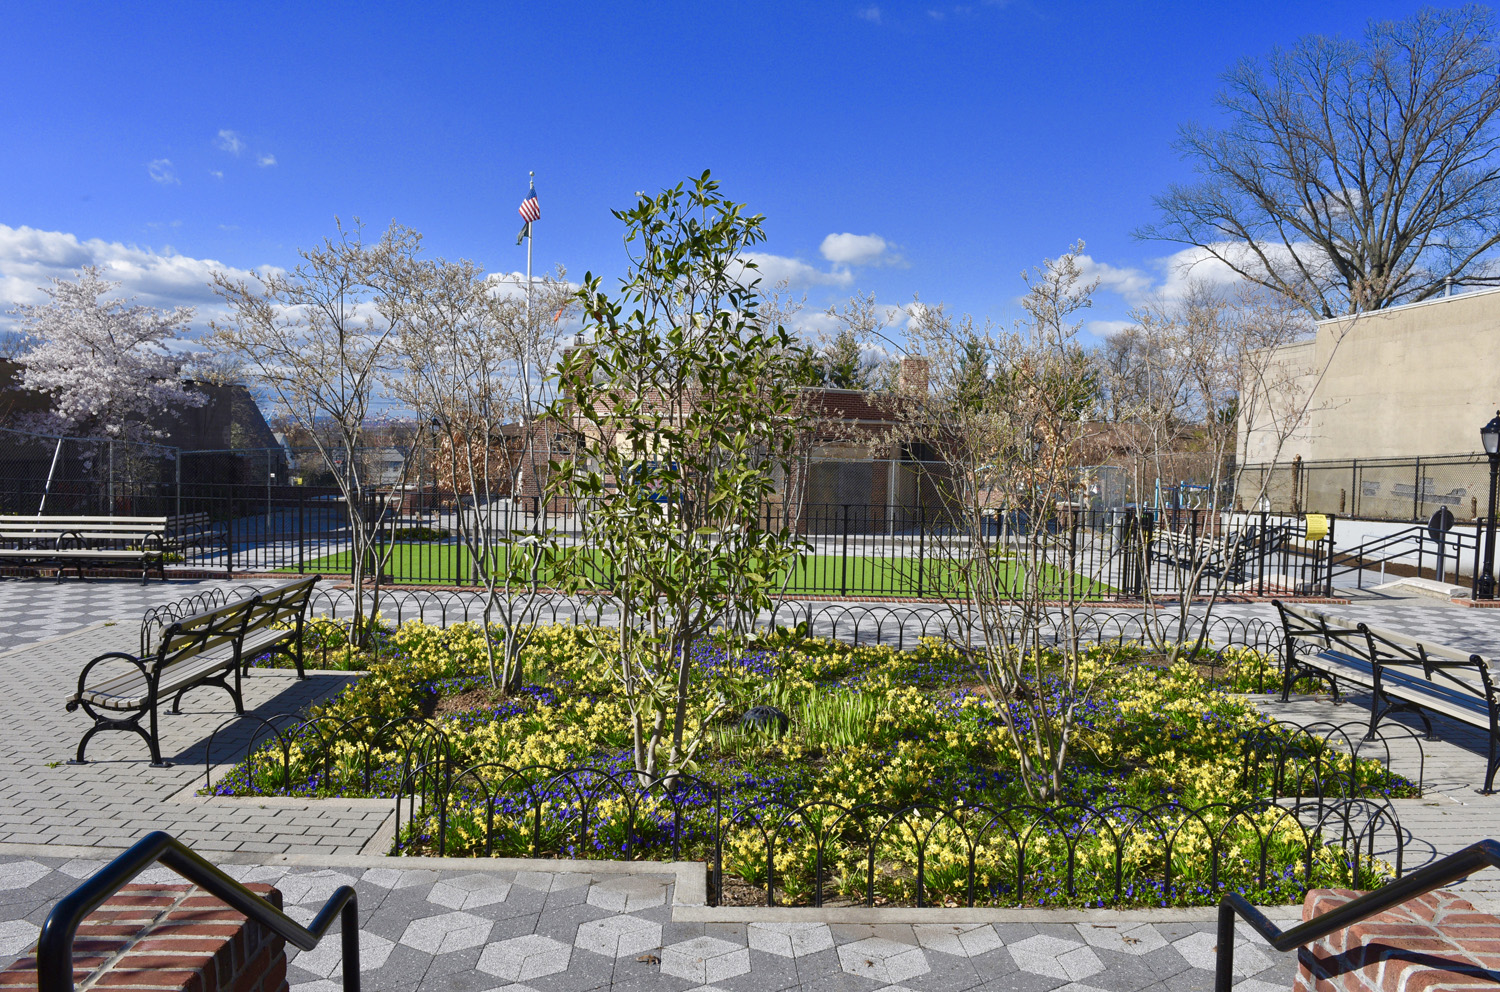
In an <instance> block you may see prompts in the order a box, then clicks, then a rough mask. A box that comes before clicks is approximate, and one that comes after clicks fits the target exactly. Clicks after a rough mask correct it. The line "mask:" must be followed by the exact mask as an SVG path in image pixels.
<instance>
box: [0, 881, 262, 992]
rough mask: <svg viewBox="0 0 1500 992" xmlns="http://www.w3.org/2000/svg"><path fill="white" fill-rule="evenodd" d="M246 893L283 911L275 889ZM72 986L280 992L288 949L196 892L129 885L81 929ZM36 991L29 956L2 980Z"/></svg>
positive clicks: (1, 984) (3, 985) (258, 886)
mask: <svg viewBox="0 0 1500 992" xmlns="http://www.w3.org/2000/svg"><path fill="white" fill-rule="evenodd" d="M248 888H249V889H250V890H251V891H252V892H254V893H255V894H256V895H258V896H260V897H262V898H263V899H265V900H267V901H268V902H270V903H271V905H273V906H275V907H276V908H277V909H280V908H281V906H282V901H281V892H280V891H279V890H278V889H276V888H275V887H274V886H270V885H266V884H263V883H254V884H251V885H249V886H248ZM73 982H74V984H75V985H82V984H89V985H92V986H93V987H96V988H104V987H128V988H132V989H142V990H145V989H150V990H171V992H283V990H285V988H286V942H285V941H284V940H282V939H281V938H280V937H277V936H276V935H275V934H274V933H272V932H271V931H270V930H269V929H267V928H266V927H263V926H261V925H260V924H259V923H255V922H254V921H251V920H247V919H246V918H245V917H244V916H243V915H242V914H241V913H239V912H237V911H236V910H234V909H231V908H230V907H229V906H228V905H226V904H225V903H224V902H222V901H220V900H219V899H217V898H215V897H214V896H211V895H208V894H207V893H205V892H203V891H202V890H201V889H198V888H197V887H195V886H192V885H187V884H178V885H141V884H132V885H126V886H124V887H122V888H121V889H120V890H119V891H118V892H116V893H115V894H114V895H112V896H110V897H109V898H108V899H107V900H106V901H105V902H104V903H103V905H101V906H100V907H99V908H98V909H96V910H94V911H93V912H92V913H90V914H89V915H88V917H87V918H85V919H84V921H83V922H82V923H81V924H80V925H79V927H78V932H77V935H76V937H75V939H74V941H73ZM36 988H37V959H36V954H35V948H33V949H32V950H31V952H30V953H28V954H27V955H25V956H23V957H22V958H20V959H18V960H17V961H16V962H15V963H14V964H12V965H11V966H10V967H9V968H7V969H5V971H3V972H0V989H9V990H23V989H24V990H33V992H34V990H35V989H36Z"/></svg>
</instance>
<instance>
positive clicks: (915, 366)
mask: <svg viewBox="0 0 1500 992" xmlns="http://www.w3.org/2000/svg"><path fill="white" fill-rule="evenodd" d="M900 383H901V391H902V392H904V393H915V394H917V395H918V396H925V395H927V359H925V358H903V359H901V380H900Z"/></svg>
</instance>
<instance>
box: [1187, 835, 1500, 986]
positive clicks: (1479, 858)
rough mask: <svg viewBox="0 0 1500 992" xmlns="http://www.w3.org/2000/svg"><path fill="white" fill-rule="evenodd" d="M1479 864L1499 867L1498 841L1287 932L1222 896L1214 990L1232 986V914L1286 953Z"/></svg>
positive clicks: (1244, 903)
mask: <svg viewBox="0 0 1500 992" xmlns="http://www.w3.org/2000/svg"><path fill="white" fill-rule="evenodd" d="M1481 868H1500V841H1496V840H1482V841H1480V842H1479V843H1477V844H1470V845H1469V846H1468V847H1466V848H1464V849H1463V850H1462V851H1458V852H1456V853H1454V854H1450V855H1448V856H1447V857H1446V858H1443V859H1442V860H1441V861H1437V862H1435V863H1433V864H1430V865H1428V866H1426V867H1425V868H1419V869H1417V870H1416V871H1414V872H1412V873H1411V874H1410V875H1405V876H1402V877H1401V878H1398V879H1396V880H1395V881H1393V882H1391V883H1389V884H1387V885H1382V886H1381V887H1380V888H1378V889H1376V890H1375V891H1373V892H1366V893H1365V894H1364V895H1362V896H1360V897H1359V898H1357V899H1351V900H1349V901H1348V902H1346V903H1344V904H1343V905H1342V906H1339V907H1337V908H1335V909H1330V910H1329V911H1328V912H1326V913H1324V914H1323V915H1322V916H1315V917H1313V918H1312V919H1310V920H1304V921H1303V922H1301V923H1299V924H1298V925H1297V926H1294V927H1292V928H1291V929H1290V930H1282V929H1281V928H1280V927H1278V926H1277V925H1276V924H1274V923H1272V922H1271V921H1270V920H1268V919H1266V915H1265V914H1264V913H1262V912H1261V911H1260V910H1258V909H1256V908H1255V906H1254V905H1252V904H1251V902H1250V900H1248V899H1246V898H1245V897H1244V896H1242V895H1240V894H1239V893H1237V892H1236V893H1232V894H1230V895H1227V896H1225V897H1224V899H1223V901H1222V902H1220V903H1219V948H1218V961H1217V962H1216V970H1215V973H1214V992H1230V989H1231V987H1232V986H1233V984H1234V918H1235V915H1236V914H1238V915H1239V916H1241V917H1243V918H1244V920H1245V922H1246V923H1248V924H1250V925H1251V926H1252V927H1254V928H1255V931H1256V932H1257V933H1259V934H1260V935H1261V936H1262V937H1264V938H1266V940H1267V941H1269V942H1270V944H1271V946H1272V947H1274V948H1276V950H1278V951H1290V950H1291V949H1292V948H1294V947H1301V946H1302V945H1304V944H1310V943H1312V942H1313V941H1315V940H1319V939H1321V938H1323V937H1326V936H1328V935H1329V934H1331V933H1333V932H1335V931H1337V930H1344V929H1347V928H1348V927H1352V926H1354V925H1355V924H1356V923H1360V922H1362V921H1364V920H1367V919H1369V918H1370V917H1372V916H1374V915H1376V914H1377V913H1383V912H1385V911H1386V910H1388V909H1393V908H1395V907H1396V906H1399V905H1401V904H1402V903H1405V902H1408V901H1410V900H1412V899H1415V898H1417V897H1418V896H1423V895H1426V894H1427V893H1429V892H1431V891H1432V890H1433V889H1439V888H1442V887H1443V886H1444V885H1448V884H1449V883H1451V882H1456V881H1458V880H1459V879H1461V878H1466V877H1468V876H1469V875H1472V874H1473V873H1474V872H1476V871H1479V870H1480V869H1481Z"/></svg>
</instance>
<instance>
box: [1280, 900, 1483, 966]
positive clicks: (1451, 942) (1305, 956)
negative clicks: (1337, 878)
mask: <svg viewBox="0 0 1500 992" xmlns="http://www.w3.org/2000/svg"><path fill="white" fill-rule="evenodd" d="M1358 895H1360V893H1358V892H1351V891H1349V890H1348V889H1314V890H1313V891H1311V892H1309V893H1308V894H1307V899H1306V901H1305V902H1304V903H1303V904H1302V918H1303V919H1304V920H1309V919H1312V918H1313V917H1314V916H1319V915H1321V914H1323V913H1326V912H1328V911H1329V910H1330V909H1333V908H1334V907H1336V906H1341V905H1343V904H1344V903H1346V902H1348V901H1349V900H1350V899H1353V898H1354V897H1355V896H1358ZM1497 983H1500V918H1496V917H1494V916H1491V915H1489V914H1488V913H1481V912H1479V911H1478V910H1477V909H1475V908H1474V907H1473V906H1472V905H1470V904H1469V903H1467V902H1465V901H1464V900H1462V899H1460V898H1459V897H1458V896H1457V895H1455V894H1454V893H1452V892H1448V891H1445V890H1441V889H1440V890H1438V891H1436V892H1429V893H1428V894H1427V895H1425V896H1423V897H1422V898H1420V899H1413V900H1412V901H1411V902H1409V903H1406V904H1405V905H1403V906H1400V907H1397V908H1396V909H1392V910H1389V911H1387V912H1384V913H1381V914H1379V915H1377V916H1372V917H1370V918H1369V919H1368V920H1366V921H1365V922H1363V923H1358V924H1355V925H1354V926H1352V927H1350V928H1349V929H1347V930H1345V931H1343V932H1341V933H1335V934H1331V935H1329V936H1328V937H1326V938H1325V939H1323V940H1319V941H1316V942H1314V943H1312V944H1309V945H1308V946H1306V947H1303V948H1301V949H1300V950H1298V952H1297V981H1296V984H1295V985H1294V986H1293V987H1294V989H1295V990H1296V992H1420V990H1436V989H1442V990H1443V992H1462V990H1466V989H1474V990H1475V992H1479V990H1481V989H1484V990H1490V992H1493V990H1494V988H1495V986H1496V984H1497Z"/></svg>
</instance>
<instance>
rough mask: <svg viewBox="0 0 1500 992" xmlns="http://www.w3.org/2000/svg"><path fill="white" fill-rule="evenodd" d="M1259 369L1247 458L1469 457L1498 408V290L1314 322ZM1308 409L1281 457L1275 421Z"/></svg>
mask: <svg viewBox="0 0 1500 992" xmlns="http://www.w3.org/2000/svg"><path fill="white" fill-rule="evenodd" d="M1266 366H1267V371H1268V374H1267V377H1266V379H1265V382H1264V385H1263V386H1261V387H1260V388H1257V387H1256V385H1255V384H1254V383H1253V382H1247V384H1246V388H1245V394H1246V397H1247V399H1246V402H1244V403H1243V404H1242V406H1241V413H1240V437H1241V447H1240V455H1241V458H1242V459H1243V460H1244V461H1246V462H1248V463H1251V464H1262V463H1266V462H1271V461H1275V462H1278V463H1280V464H1285V463H1287V462H1290V461H1291V460H1292V458H1293V457H1294V456H1297V455H1300V456H1301V457H1302V460H1303V461H1329V460H1340V459H1349V458H1390V457H1410V456H1413V455H1439V454H1458V453H1465V452H1472V451H1476V450H1478V449H1479V428H1480V427H1481V426H1483V425H1484V424H1485V422H1486V421H1488V420H1489V419H1490V417H1491V416H1492V415H1493V414H1494V412H1495V410H1496V408H1497V407H1500V290H1485V291H1481V292H1473V293H1461V294H1459V295H1457V296H1452V297H1448V298H1445V299H1438V300H1429V301H1427V302H1424V303H1413V304H1409V305H1407V306H1404V307H1393V308H1391V309H1389V310H1381V311H1378V312H1376V313H1370V314H1361V315H1358V316H1355V317H1342V318H1338V319H1335V320H1325V321H1320V322H1319V323H1318V325H1317V334H1316V336H1315V338H1314V339H1313V340H1311V341H1307V342H1301V343H1298V344H1294V345H1289V346H1286V347H1283V348H1280V349H1278V350H1277V351H1276V352H1274V353H1273V354H1272V356H1271V357H1270V358H1269V360H1268V361H1267V362H1266ZM1325 369H1326V371H1324V370H1325ZM1320 372H1321V373H1322V379H1321V381H1318V379H1317V377H1318V374H1319V373H1320ZM1309 397H1310V401H1309ZM1304 403H1306V404H1307V414H1306V417H1305V418H1304V419H1303V420H1302V422H1301V423H1300V424H1299V426H1298V428H1297V430H1296V431H1295V433H1294V434H1293V435H1292V436H1291V437H1290V438H1289V439H1288V440H1287V441H1286V443H1285V444H1284V445H1283V446H1282V447H1281V450H1280V452H1279V453H1277V452H1276V450H1275V449H1276V434H1277V433H1278V431H1277V430H1275V429H1274V428H1272V427H1271V426H1270V425H1271V424H1272V423H1273V421H1276V420H1282V419H1284V418H1285V417H1287V416H1288V415H1290V414H1293V413H1294V412H1295V411H1296V410H1298V409H1299V408H1301V407H1302V406H1303V405H1304Z"/></svg>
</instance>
